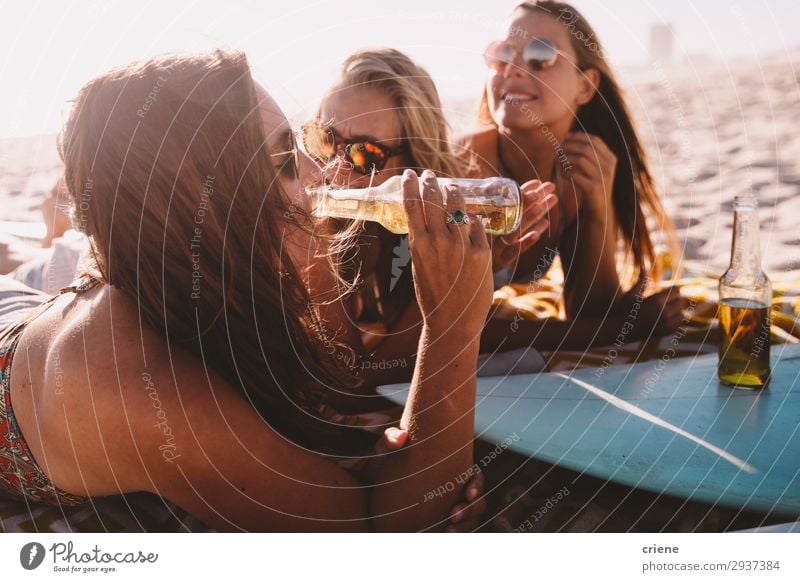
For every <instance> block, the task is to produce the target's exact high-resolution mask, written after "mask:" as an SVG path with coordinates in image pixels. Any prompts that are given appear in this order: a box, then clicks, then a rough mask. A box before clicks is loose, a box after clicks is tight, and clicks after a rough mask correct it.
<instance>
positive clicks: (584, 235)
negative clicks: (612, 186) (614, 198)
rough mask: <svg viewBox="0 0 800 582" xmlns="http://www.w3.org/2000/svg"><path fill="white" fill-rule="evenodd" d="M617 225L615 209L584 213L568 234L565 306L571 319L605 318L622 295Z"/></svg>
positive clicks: (564, 255)
mask: <svg viewBox="0 0 800 582" xmlns="http://www.w3.org/2000/svg"><path fill="white" fill-rule="evenodd" d="M617 230H618V229H617V222H616V218H615V217H614V211H613V209H612V208H610V207H609V208H608V209H605V210H600V211H592V210H584V211H582V212H581V214H580V215H579V217H578V218H577V220H576V221H575V222H574V223H573V224H572V225H570V227H569V228H568V229H567V232H565V236H564V239H563V240H564V244H563V245H562V248H561V249H560V251H561V261H562V265H563V268H564V307H565V310H566V313H567V316H568V317H569V318H570V319H576V318H603V317H605V316H606V315H607V314H608V310H609V307H610V306H611V305H612V304H613V303H614V302H615V301H616V299H617V298H618V297H619V296H620V282H619V274H618V273H617V264H616V249H617Z"/></svg>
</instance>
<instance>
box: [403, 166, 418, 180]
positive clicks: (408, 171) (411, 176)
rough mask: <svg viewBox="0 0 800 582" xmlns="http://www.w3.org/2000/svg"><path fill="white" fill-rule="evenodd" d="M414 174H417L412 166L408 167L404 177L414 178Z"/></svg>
mask: <svg viewBox="0 0 800 582" xmlns="http://www.w3.org/2000/svg"><path fill="white" fill-rule="evenodd" d="M414 176H416V174H415V173H414V170H412V169H411V168H406V169H405V171H404V172H403V177H404V178H413V177H414Z"/></svg>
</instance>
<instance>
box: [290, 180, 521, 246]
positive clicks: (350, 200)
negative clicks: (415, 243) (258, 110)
mask: <svg viewBox="0 0 800 582" xmlns="http://www.w3.org/2000/svg"><path fill="white" fill-rule="evenodd" d="M438 182H439V187H440V188H442V190H443V191H444V188H445V186H447V185H450V184H453V185H455V186H457V187H458V189H459V191H460V193H461V194H462V196H463V197H464V202H466V206H467V214H471V215H475V216H477V217H478V218H479V219H480V220H483V223H484V226H485V228H486V232H488V233H489V234H493V235H504V234H511V233H512V232H514V231H516V230H517V229H518V228H519V225H520V221H521V219H522V207H521V197H520V190H519V185H517V183H516V182H514V180H509V179H507V178H486V179H483V180H473V179H468V178H438ZM420 191H421V192H422V184H421V183H420ZM306 194H308V196H309V197H310V199H311V208H312V210H313V213H314V215H315V216H319V217H331V218H350V219H353V220H368V221H372V222H378V223H380V224H381V225H382V226H383V227H384V228H386V229H387V230H388V231H390V232H393V233H394V234H406V233H407V232H408V218H407V216H406V211H405V208H404V206H403V190H402V186H401V178H400V176H393V177H391V178H389V179H388V180H386V181H385V182H384V183H383V184H381V185H380V186H374V187H368V188H358V189H336V188H333V187H330V186H321V187H318V188H307V189H306ZM445 197H446V193H445ZM423 200H424V192H423Z"/></svg>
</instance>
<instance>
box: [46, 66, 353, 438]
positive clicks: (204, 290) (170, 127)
mask: <svg viewBox="0 0 800 582" xmlns="http://www.w3.org/2000/svg"><path fill="white" fill-rule="evenodd" d="M59 149H60V153H61V156H62V159H63V160H64V163H65V178H66V183H67V187H68V189H69V191H70V193H71V195H72V198H73V205H74V208H75V213H74V218H73V220H74V222H76V224H77V226H78V227H80V228H81V229H82V230H83V231H84V232H85V233H86V234H87V235H88V237H89V239H90V241H91V247H92V251H93V254H94V258H95V261H96V264H97V265H96V266H97V270H98V271H99V275H100V277H101V278H102V280H103V281H104V282H105V283H107V284H109V285H112V286H113V287H115V288H116V289H119V290H121V291H122V292H124V293H125V294H127V295H128V296H129V297H130V298H131V299H132V300H133V301H135V302H136V304H137V306H138V309H139V313H140V317H141V321H142V323H143V324H144V325H148V326H150V327H151V328H153V329H155V330H157V331H158V332H159V334H160V335H161V336H162V337H163V338H164V339H165V340H166V341H167V342H168V343H169V345H170V346H179V347H181V348H183V349H186V350H188V351H190V352H191V353H193V354H195V355H196V356H198V357H199V358H202V359H203V361H204V362H205V365H207V366H208V367H209V368H211V369H213V370H214V371H215V372H217V373H219V374H220V375H221V376H223V377H224V378H225V379H226V380H227V381H228V382H230V383H231V384H232V385H233V386H235V387H237V388H238V389H239V390H240V391H241V392H242V394H243V395H244V396H245V397H246V398H247V399H249V401H250V402H251V403H252V404H253V406H254V407H255V408H256V410H258V411H259V412H260V413H261V415H262V417H263V418H264V419H265V420H266V421H267V422H268V423H269V424H270V425H272V426H273V427H274V428H276V429H277V430H279V431H280V432H281V433H283V434H284V435H286V436H288V437H289V438H291V439H292V440H294V441H296V442H298V443H301V444H307V445H309V446H312V447H314V448H320V446H319V445H320V443H323V442H324V444H325V445H335V443H337V442H339V441H337V440H336V439H330V438H328V437H330V436H334V435H338V434H339V433H338V432H337V431H338V430H339V429H338V427H335V426H333V425H332V424H331V423H328V422H326V421H325V420H324V419H322V418H321V417H320V414H319V410H320V408H321V405H322V403H323V400H324V399H323V396H324V393H325V390H326V388H325V386H336V387H338V388H343V387H347V386H349V385H351V383H352V382H353V380H352V378H351V375H350V374H348V373H347V372H346V371H345V370H344V369H343V368H342V367H341V366H339V365H337V363H336V362H335V361H334V358H332V357H329V356H328V355H326V353H327V352H328V351H329V350H327V349H323V348H322V346H323V345H324V344H323V341H321V340H324V339H325V338H324V337H322V332H321V329H320V326H319V325H318V324H317V322H318V318H317V317H316V316H315V313H316V312H315V309H314V308H313V305H312V303H311V300H310V298H309V292H308V290H307V289H306V287H305V286H304V285H303V283H302V279H301V277H300V273H299V272H298V269H297V268H296V267H295V265H294V264H293V263H292V261H291V260H290V259H289V257H288V255H287V252H286V249H285V248H284V244H283V241H282V232H284V229H283V227H284V226H286V225H287V223H286V222H284V221H286V220H289V221H293V222H294V224H292V225H290V226H291V227H295V228H296V227H307V226H308V225H307V224H306V217H304V216H302V215H298V212H297V209H295V208H292V209H291V210H292V212H289V211H288V210H289V209H288V208H287V204H286V203H285V201H284V200H285V199H284V196H283V193H282V192H281V190H280V188H279V185H278V182H277V176H276V169H275V168H274V166H273V162H272V161H271V158H270V152H269V151H268V149H267V147H266V136H265V135H264V131H263V126H262V123H261V120H260V116H259V113H258V103H257V97H256V94H255V88H254V84H253V79H252V77H251V74H250V69H249V67H248V64H247V60H246V58H245V56H244V54H242V53H238V52H222V51H216V52H214V53H211V54H206V55H195V56H176V55H168V56H164V57H159V58H155V59H152V60H148V61H147V62H143V63H133V64H131V65H128V66H124V67H121V68H117V69H114V70H112V71H109V72H108V73H106V74H104V75H101V76H99V77H97V78H95V79H94V80H92V81H90V82H89V83H88V84H87V85H85V86H84V87H83V88H82V89H81V90H80V92H79V94H78V97H77V100H76V101H75V103H74V106H73V108H72V112H71V114H70V117H69V120H68V122H67V124H66V126H65V129H64V131H63V132H62V136H61V139H60V145H59ZM287 217H290V218H287ZM325 441H327V442H325ZM323 448H326V449H328V448H330V449H331V450H335V449H336V446H331V447H327V446H324V447H323Z"/></svg>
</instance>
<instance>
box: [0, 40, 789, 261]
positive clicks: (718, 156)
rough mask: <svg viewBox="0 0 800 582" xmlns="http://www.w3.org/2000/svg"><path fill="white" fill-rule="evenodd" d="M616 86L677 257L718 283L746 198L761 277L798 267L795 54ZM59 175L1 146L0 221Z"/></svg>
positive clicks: (3, 235)
mask: <svg viewBox="0 0 800 582" xmlns="http://www.w3.org/2000/svg"><path fill="white" fill-rule="evenodd" d="M625 78H626V79H627V78H638V79H639V80H638V81H636V82H631V83H628V84H626V93H627V96H628V101H629V104H630V106H631V109H632V110H633V112H634V115H635V118H636V119H637V122H638V128H639V131H640V134H641V136H642V138H643V140H644V142H645V144H646V147H647V150H648V155H649V158H650V161H651V169H652V172H653V174H654V176H655V178H656V180H657V182H658V183H659V185H660V192H661V193H662V194H663V196H664V200H665V204H666V206H667V209H668V211H669V215H670V216H671V218H672V220H673V221H674V223H675V226H676V228H677V233H678V237H679V243H680V245H681V247H682V249H683V252H684V258H685V259H686V260H688V261H693V263H694V265H695V267H696V268H700V269H702V270H704V271H706V272H708V274H711V275H714V274H716V275H719V274H721V273H722V271H724V269H725V268H726V266H727V264H728V261H729V259H730V244H731V228H732V222H733V213H732V208H733V198H734V196H736V195H739V194H745V193H749V192H751V193H754V194H756V195H757V196H758V198H759V201H760V205H761V211H760V212H761V219H762V220H761V229H762V230H761V250H762V260H763V265H764V269H765V270H766V271H767V273H768V274H772V273H778V272H780V271H782V270H787V269H797V268H800V230H798V226H797V224H798V217H800V132H798V130H797V118H798V116H800V51H796V52H794V53H790V54H781V55H773V56H770V57H763V58H761V59H760V60H757V61H742V62H737V63H728V64H727V65H725V64H722V63H716V64H714V63H704V64H703V66H702V68H699V69H697V68H693V67H691V66H684V67H673V68H671V69H668V70H667V69H662V68H661V67H659V66H653V67H649V68H648V69H647V70H645V71H639V72H638V73H637V74H632V75H626V76H625ZM474 105H475V103H474V101H472V100H465V101H463V102H459V103H450V104H447V107H446V108H447V110H448V114H449V116H450V117H451V119H452V125H453V126H454V127H455V128H456V129H459V128H461V129H464V128H467V127H469V126H470V121H471V119H472V113H473V111H474V109H475V108H474ZM58 173H59V160H58V154H57V152H56V147H55V136H52V135H50V136H39V137H29V138H17V139H9V140H0V220H2V221H23V222H37V221H40V220H41V217H40V214H39V212H38V210H37V208H38V205H39V204H40V203H41V200H42V199H43V197H44V195H45V193H46V192H47V191H49V189H50V188H51V187H52V185H53V183H54V181H55V179H56V178H57V176H58ZM6 226H7V227H8V226H9V225H6ZM16 228H17V230H19V227H18V226H17V227H16ZM38 228H40V227H38ZM38 228H37V225H32V230H31V232H36V231H37V230H38ZM2 230H3V229H2V227H0V241H4V240H8V239H9V234H8V231H9V228H5V231H6V232H2ZM29 242H32V243H34V244H35V241H29Z"/></svg>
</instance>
